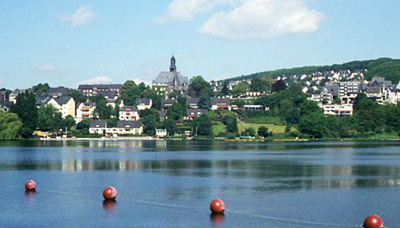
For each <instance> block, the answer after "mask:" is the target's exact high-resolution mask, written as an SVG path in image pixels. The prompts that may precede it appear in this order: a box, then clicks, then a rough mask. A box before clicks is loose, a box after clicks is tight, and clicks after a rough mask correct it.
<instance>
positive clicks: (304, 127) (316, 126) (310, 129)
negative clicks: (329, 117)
mask: <svg viewBox="0 0 400 228" xmlns="http://www.w3.org/2000/svg"><path fill="white" fill-rule="evenodd" d="M299 128H300V131H301V132H302V133H304V134H308V135H309V136H310V137H313V138H322V137H323V136H324V133H325V132H326V121H325V116H324V114H322V113H320V112H313V113H310V114H308V115H305V116H303V117H301V119H300V123H299Z"/></svg>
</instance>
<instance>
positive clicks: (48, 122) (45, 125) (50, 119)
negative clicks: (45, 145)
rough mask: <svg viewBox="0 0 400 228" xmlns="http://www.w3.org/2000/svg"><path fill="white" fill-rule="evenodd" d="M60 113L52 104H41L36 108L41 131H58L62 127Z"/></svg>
mask: <svg viewBox="0 0 400 228" xmlns="http://www.w3.org/2000/svg"><path fill="white" fill-rule="evenodd" d="M63 122H64V120H63V119H62V116H61V113H60V112H59V111H58V110H57V109H56V108H54V106H53V105H43V106H41V107H40V108H39V110H38V128H39V129H40V130H43V131H58V130H59V129H60V128H63V127H64V126H63Z"/></svg>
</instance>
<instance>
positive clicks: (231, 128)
mask: <svg viewBox="0 0 400 228" xmlns="http://www.w3.org/2000/svg"><path fill="white" fill-rule="evenodd" d="M222 123H223V124H225V125H226V130H227V132H229V133H237V132H238V126H237V119H236V116H235V115H225V116H224V117H222Z"/></svg>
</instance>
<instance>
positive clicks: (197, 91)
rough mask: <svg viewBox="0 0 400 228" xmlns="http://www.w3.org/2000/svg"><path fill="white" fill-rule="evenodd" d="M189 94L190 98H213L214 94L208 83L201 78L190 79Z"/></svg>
mask: <svg viewBox="0 0 400 228" xmlns="http://www.w3.org/2000/svg"><path fill="white" fill-rule="evenodd" d="M189 94H190V95H191V96H192V97H200V95H201V94H205V95H207V96H208V97H211V96H213V94H214V92H213V91H212V89H211V85H210V83H208V82H207V81H206V80H204V78H203V77H202V76H195V77H193V78H192V79H190V84H189Z"/></svg>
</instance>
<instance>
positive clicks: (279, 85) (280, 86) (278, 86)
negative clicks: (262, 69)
mask: <svg viewBox="0 0 400 228" xmlns="http://www.w3.org/2000/svg"><path fill="white" fill-rule="evenodd" d="M285 89H287V85H286V83H285V82H284V81H282V80H277V81H276V82H275V83H274V84H272V89H271V90H272V92H279V91H282V90H285Z"/></svg>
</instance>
